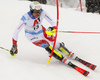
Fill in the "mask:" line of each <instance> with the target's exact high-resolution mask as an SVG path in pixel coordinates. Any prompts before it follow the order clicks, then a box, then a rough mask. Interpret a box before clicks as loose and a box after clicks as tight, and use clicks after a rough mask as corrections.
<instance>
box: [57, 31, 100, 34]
mask: <svg viewBox="0 0 100 80" xmlns="http://www.w3.org/2000/svg"><path fill="white" fill-rule="evenodd" d="M58 32H62V33H86V34H100V32H81V31H58Z"/></svg>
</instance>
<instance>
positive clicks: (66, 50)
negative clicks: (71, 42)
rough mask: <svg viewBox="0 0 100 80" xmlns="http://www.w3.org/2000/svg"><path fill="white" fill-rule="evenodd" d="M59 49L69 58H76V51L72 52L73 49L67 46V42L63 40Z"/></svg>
mask: <svg viewBox="0 0 100 80" xmlns="http://www.w3.org/2000/svg"><path fill="white" fill-rule="evenodd" d="M58 50H59V51H61V52H62V53H65V54H66V55H67V56H68V57H69V58H72V59H75V58H76V56H75V55H74V53H72V52H71V51H69V50H68V49H67V48H66V47H65V44H64V43H63V42H61V43H60V48H59V49H58Z"/></svg>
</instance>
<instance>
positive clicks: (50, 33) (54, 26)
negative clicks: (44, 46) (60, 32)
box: [45, 12, 57, 35]
mask: <svg viewBox="0 0 100 80" xmlns="http://www.w3.org/2000/svg"><path fill="white" fill-rule="evenodd" d="M45 19H46V20H47V21H48V22H49V23H50V24H51V25H52V26H51V27H49V28H48V29H47V31H46V33H47V34H48V35H53V34H55V32H56V29H57V26H56V21H55V20H54V19H53V18H52V17H51V16H50V15H49V14H48V13H47V12H45Z"/></svg>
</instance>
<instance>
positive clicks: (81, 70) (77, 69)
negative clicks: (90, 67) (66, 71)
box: [68, 62, 89, 76]
mask: <svg viewBox="0 0 100 80" xmlns="http://www.w3.org/2000/svg"><path fill="white" fill-rule="evenodd" d="M68 65H69V66H70V67H72V68H73V69H75V70H76V71H78V72H80V73H81V74H83V75H84V76H87V75H88V74H89V72H88V71H86V70H84V69H82V68H80V67H78V66H76V65H75V64H73V63H72V62H69V63H68Z"/></svg>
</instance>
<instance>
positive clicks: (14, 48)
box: [10, 45, 18, 56]
mask: <svg viewBox="0 0 100 80" xmlns="http://www.w3.org/2000/svg"><path fill="white" fill-rule="evenodd" d="M17 53H18V49H17V45H12V48H11V50H10V54H11V55H12V56H16V55H17Z"/></svg>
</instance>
